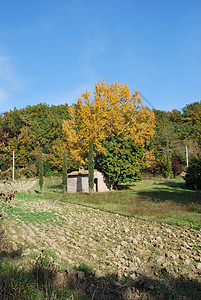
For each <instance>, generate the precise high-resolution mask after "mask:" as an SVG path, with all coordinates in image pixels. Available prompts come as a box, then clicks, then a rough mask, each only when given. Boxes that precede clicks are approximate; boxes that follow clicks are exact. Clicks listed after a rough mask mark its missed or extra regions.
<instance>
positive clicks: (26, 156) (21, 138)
mask: <svg viewBox="0 0 201 300" xmlns="http://www.w3.org/2000/svg"><path fill="white" fill-rule="evenodd" d="M35 148H37V145H36V141H35V138H34V136H33V135H28V132H27V130H26V129H25V128H22V129H21V131H20V133H19V135H18V138H17V141H16V146H15V152H16V155H15V165H16V167H19V168H24V167H25V166H27V164H30V163H33V160H32V155H31V152H32V150H33V149H35Z"/></svg>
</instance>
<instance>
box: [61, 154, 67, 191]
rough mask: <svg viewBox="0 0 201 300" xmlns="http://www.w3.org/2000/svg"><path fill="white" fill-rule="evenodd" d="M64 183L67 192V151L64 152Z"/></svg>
mask: <svg viewBox="0 0 201 300" xmlns="http://www.w3.org/2000/svg"><path fill="white" fill-rule="evenodd" d="M62 185H63V193H64V194H65V193H66V192H67V158H66V154H65V153H64V154H63V169H62Z"/></svg>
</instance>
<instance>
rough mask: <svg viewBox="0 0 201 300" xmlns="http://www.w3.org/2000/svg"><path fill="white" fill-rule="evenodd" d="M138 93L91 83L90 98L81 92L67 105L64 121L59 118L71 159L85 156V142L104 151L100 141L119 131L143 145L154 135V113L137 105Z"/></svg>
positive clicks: (87, 145) (118, 85) (86, 155)
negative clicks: (67, 114) (92, 93)
mask: <svg viewBox="0 0 201 300" xmlns="http://www.w3.org/2000/svg"><path fill="white" fill-rule="evenodd" d="M140 103H141V98H140V97H139V95H138V92H137V91H135V92H134V93H131V92H130V89H129V87H128V86H127V85H123V84H119V83H118V82H115V83H112V84H107V83H106V82H105V81H102V82H101V83H98V84H96V85H95V91H94V98H93V99H91V98H90V94H89V93H88V92H86V93H84V94H82V98H79V99H78V102H77V105H76V106H72V107H70V109H69V111H70V116H69V119H68V120H64V121H63V134H64V138H65V139H66V143H67V148H68V150H69V152H70V154H71V156H72V158H73V159H74V160H75V161H79V162H80V163H81V164H83V163H86V161H87V159H88V147H89V142H90V141H92V143H93V146H94V152H95V153H105V148H104V147H103V142H104V141H105V140H106V139H107V138H109V137H111V136H118V135H120V134H123V136H124V137H125V138H130V139H131V140H133V141H135V143H137V144H140V145H142V146H144V145H145V144H146V143H148V142H149V141H150V139H151V138H152V136H153V134H154V123H155V118H154V113H153V112H152V111H150V110H149V109H148V108H147V107H145V106H141V105H140Z"/></svg>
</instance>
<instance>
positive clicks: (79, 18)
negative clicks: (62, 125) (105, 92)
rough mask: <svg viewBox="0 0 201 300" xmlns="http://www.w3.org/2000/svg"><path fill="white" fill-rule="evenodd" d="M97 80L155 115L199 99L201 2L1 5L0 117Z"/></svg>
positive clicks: (69, 95) (65, 96)
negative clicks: (122, 88)
mask: <svg viewBox="0 0 201 300" xmlns="http://www.w3.org/2000/svg"><path fill="white" fill-rule="evenodd" d="M103 78H105V80H106V81H107V82H109V83H111V82H113V81H118V82H119V83H123V84H127V85H128V86H129V87H130V88H131V90H132V91H133V90H134V89H135V88H137V89H138V90H139V91H140V92H141V93H142V94H143V95H144V96H145V97H146V98H147V99H148V100H149V101H150V102H151V103H152V105H153V106H154V107H155V108H156V109H160V110H166V111H168V110H172V109H179V110H180V109H182V108H183V107H184V106H185V105H186V104H189V103H191V102H195V101H200V100H201V0H166V1H165V0H34V1H32V0H6V1H5V0H0V112H1V113H2V112H4V111H8V110H10V109H13V108H14V107H16V108H18V109H20V108H23V107H26V106H28V105H36V104H39V103H47V104H49V105H52V104H55V105H59V104H63V103H68V104H69V105H71V104H72V103H76V102H77V98H78V97H79V96H80V95H81V93H82V92H85V90H86V89H87V90H88V91H90V92H91V93H92V92H93V89H94V84H95V82H98V81H101V80H102V79H103ZM144 103H145V104H147V103H146V102H144Z"/></svg>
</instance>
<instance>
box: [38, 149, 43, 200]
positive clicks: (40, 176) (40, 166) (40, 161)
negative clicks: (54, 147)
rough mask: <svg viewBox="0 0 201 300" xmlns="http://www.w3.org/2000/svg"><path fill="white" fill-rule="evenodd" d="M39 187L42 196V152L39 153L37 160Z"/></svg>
mask: <svg viewBox="0 0 201 300" xmlns="http://www.w3.org/2000/svg"><path fill="white" fill-rule="evenodd" d="M39 186H40V193H41V194H42V190H43V155H42V152H41V153H40V160H39Z"/></svg>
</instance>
